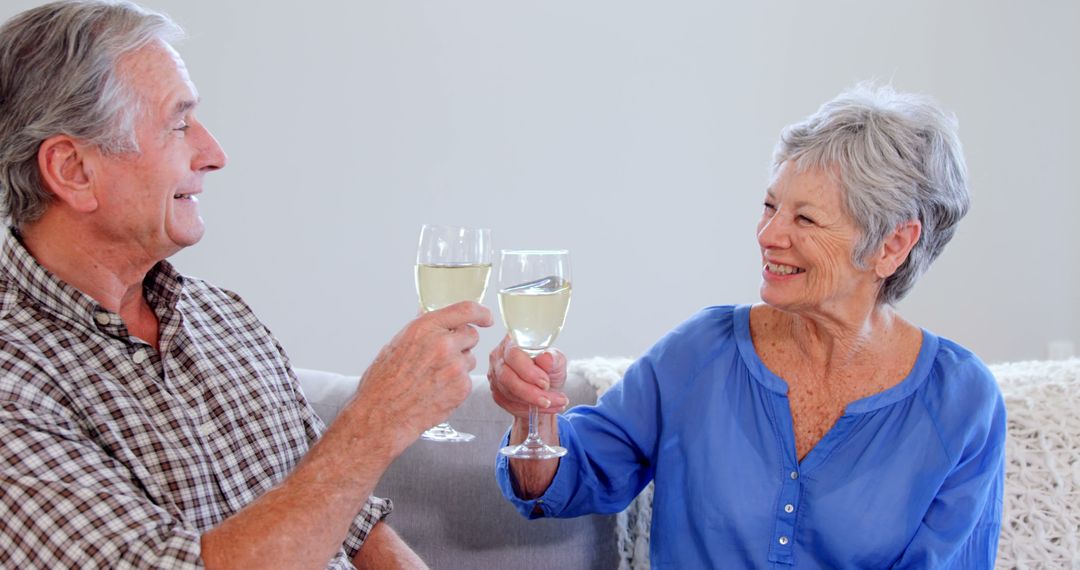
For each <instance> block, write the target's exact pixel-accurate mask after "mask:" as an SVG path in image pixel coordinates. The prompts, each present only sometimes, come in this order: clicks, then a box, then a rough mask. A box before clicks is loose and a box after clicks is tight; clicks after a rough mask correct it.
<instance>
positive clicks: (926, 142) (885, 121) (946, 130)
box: [772, 83, 971, 304]
mask: <svg viewBox="0 0 1080 570" xmlns="http://www.w3.org/2000/svg"><path fill="white" fill-rule="evenodd" d="M956 130H957V121H956V117H955V116H953V115H952V114H950V113H947V112H945V111H944V110H942V109H941V108H940V107H939V106H938V105H937V104H936V103H935V102H934V101H933V100H932V99H930V98H929V97H926V96H922V95H913V94H908V93H897V92H896V91H894V90H893V89H892V88H891V87H889V86H875V85H873V84H868V83H863V84H859V85H857V86H856V87H855V88H853V89H852V90H850V91H847V92H844V93H841V94H840V95H839V96H838V97H836V98H835V99H833V100H832V101H829V102H828V103H825V104H824V105H822V106H821V108H820V109H818V111H817V112H816V113H814V114H813V115H811V116H810V117H808V118H806V119H805V120H804V121H802V122H800V123H796V124H794V125H791V126H788V127H787V128H785V129H784V130H783V131H782V132H781V134H780V142H779V143H777V145H776V150H775V151H774V152H773V163H772V169H773V175H774V176H775V175H776V173H777V172H778V171H779V169H780V167H781V165H782V164H783V163H784V162H786V161H789V160H793V161H795V162H794V165H795V166H796V168H797V169H798V170H799V171H805V170H807V169H821V170H823V171H825V172H829V173H833V174H834V175H836V176H837V180H838V182H839V184H840V187H841V189H842V191H843V193H844V204H845V207H846V208H847V213H848V214H849V215H851V217H852V218H853V219H854V220H855V224H856V225H857V226H858V228H859V234H860V235H859V237H858V238H857V240H856V243H855V248H854V251H853V252H852V261H853V262H854V263H855V266H856V267H859V268H862V269H867V268H868V260H869V256H870V255H871V254H872V253H874V252H875V251H877V250H878V249H879V248H880V247H881V246H882V244H883V243H884V240H885V238H886V237H888V236H889V235H890V234H891V233H892V232H893V231H894V230H896V229H897V227H898V226H900V225H901V224H903V223H904V222H907V221H910V220H919V221H920V222H921V223H922V236H921V237H920V239H919V241H918V243H917V244H915V247H914V248H912V250H911V253H910V254H909V255H908V258H907V261H905V262H904V264H903V265H901V266H900V267H899V268H898V269H897V270H896V272H895V273H893V275H892V276H890V277H888V278H887V279H886V280H885V283H884V285H883V286H882V288H881V291H880V292H879V293H878V299H877V301H878V303H883V304H886V303H887V304H895V303H896V302H897V301H899V300H900V299H902V298H904V295H906V294H907V293H908V291H910V290H911V287H912V286H914V285H915V282H916V281H917V280H918V279H919V277H921V276H922V274H923V273H924V272H925V271H926V270H927V268H928V267H930V264H931V263H932V262H933V261H934V259H936V258H937V256H938V255H939V254H940V253H941V251H942V250H943V249H944V248H945V244H947V243H949V240H950V239H952V236H953V233H954V232H955V231H956V224H957V223H958V222H959V221H960V219H961V218H963V217H964V215H965V214H966V213H967V211H968V208H969V206H970V203H971V198H970V196H969V194H968V188H967V166H966V165H965V164H964V155H963V151H962V149H961V147H960V139H959V138H958V137H957V134H956Z"/></svg>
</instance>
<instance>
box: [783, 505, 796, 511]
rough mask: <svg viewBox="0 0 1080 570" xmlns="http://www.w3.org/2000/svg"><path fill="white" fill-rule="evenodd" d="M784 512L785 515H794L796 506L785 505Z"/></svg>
mask: <svg viewBox="0 0 1080 570" xmlns="http://www.w3.org/2000/svg"><path fill="white" fill-rule="evenodd" d="M784 512H785V513H793V512H795V505H793V504H791V503H788V504H786V505H784Z"/></svg>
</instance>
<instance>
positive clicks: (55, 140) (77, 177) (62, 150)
mask: <svg viewBox="0 0 1080 570" xmlns="http://www.w3.org/2000/svg"><path fill="white" fill-rule="evenodd" d="M93 151H94V149H92V148H91V147H89V146H87V145H86V144H84V143H82V142H81V141H78V140H76V139H74V138H72V137H70V136H67V135H56V136H52V137H49V138H47V139H45V141H44V142H42V143H41V146H40V147H38V156H37V158H38V170H39V171H40V172H41V181H42V183H44V185H45V188H46V189H47V190H48V191H49V192H51V193H52V194H53V196H55V197H56V199H57V200H59V201H61V202H63V203H65V204H67V205H68V206H69V207H70V208H72V209H74V210H76V211H78V212H83V213H89V212H93V211H94V210H96V209H97V207H98V202H97V196H96V195H95V194H94V185H93V176H92V169H91V168H90V164H89V160H93V159H92V157H90V156H88V155H90V154H93Z"/></svg>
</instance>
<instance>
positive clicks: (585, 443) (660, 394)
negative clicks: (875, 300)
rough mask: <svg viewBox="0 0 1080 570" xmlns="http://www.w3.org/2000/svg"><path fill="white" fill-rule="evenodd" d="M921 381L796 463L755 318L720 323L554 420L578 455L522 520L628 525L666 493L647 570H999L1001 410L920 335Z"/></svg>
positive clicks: (865, 404) (969, 361)
mask: <svg viewBox="0 0 1080 570" xmlns="http://www.w3.org/2000/svg"><path fill="white" fill-rule="evenodd" d="M922 335H923V337H922V347H921V348H920V350H919V356H918V359H917V360H916V362H915V366H914V367H913V368H912V370H911V373H910V374H909V375H908V376H907V378H905V379H904V380H903V381H902V382H900V383H899V384H898V385H896V386H894V387H892V388H890V389H888V390H885V391H884V392H881V393H878V394H875V395H873V396H870V397H868V398H864V399H862V400H858V401H856V402H853V403H851V404H850V405H848V407H847V409H846V410H845V412H844V415H843V416H842V417H841V418H840V419H839V420H838V421H837V422H836V424H835V425H834V426H833V427H832V429H831V430H829V432H828V433H826V434H825V436H824V437H823V438H822V439H821V441H819V442H818V444H817V445H816V446H815V447H814V448H813V449H812V450H811V451H810V453H809V454H808V455H807V456H806V457H805V458H803V460H802V461H801V462H800V461H798V460H797V458H796V455H795V436H794V432H793V429H792V420H791V409H790V407H789V404H788V398H787V383H786V382H784V380H782V379H781V378H779V377H777V376H776V375H774V374H773V373H772V372H770V371H769V370H768V369H767V368H766V367H765V365H764V364H763V363H762V362H761V360H760V359H759V358H758V356H757V353H756V352H755V350H754V346H753V342H752V341H751V338H750V306H749V305H743V306H738V307H732V306H725V307H711V308H708V309H705V310H703V311H701V312H700V313H698V314H697V315H695V316H694V317H692V318H691V319H690V320H688V321H686V322H685V323H683V324H682V325H680V326H679V327H677V328H676V329H675V330H673V331H672V332H670V333H668V334H667V335H666V336H665V337H664V338H663V339H661V340H660V342H658V343H657V344H656V345H655V346H654V347H653V348H652V349H650V350H649V352H648V353H646V354H645V356H643V357H642V358H641V359H640V360H638V361H637V362H635V363H634V364H633V365H632V366H631V367H630V369H629V370H628V371H627V373H626V376H625V378H623V380H622V381H621V382H619V383H618V384H616V385H615V386H614V387H612V388H611V389H610V390H608V391H607V392H606V393H605V394H604V395H603V396H602V397H601V398H600V400H599V401H598V402H597V405H596V406H578V407H575V408H573V409H571V410H570V411H568V412H566V414H564V415H563V416H561V417H560V418H559V429H560V440H561V444H562V445H564V446H565V447H567V448H568V449H569V453H568V454H567V455H566V457H563V458H562V460H561V461H560V464H559V469H558V472H557V473H556V475H555V479H554V480H553V481H552V484H551V486H550V487H549V488H548V490H547V492H546V493H545V494H544V495H543V496H542V497H540V498H538V499H536V500H532V501H523V500H521V499H518V498H517V497H516V496H515V495H514V492H513V489H512V486H511V481H510V477H511V475H510V473H509V469H508V463H507V460H506V458H505V457H500V458H499V459H498V463H497V476H498V480H499V485H500V487H501V488H502V492H503V494H504V495H505V496H506V497H507V499H509V500H510V501H511V502H512V503H513V504H514V505H515V507H516V508H517V509H518V510H519V511H520V512H521V513H522V514H523V515H525V516H528V517H531V518H537V517H541V516H543V517H574V516H578V515H583V514H587V513H615V512H619V511H621V510H623V509H624V508H626V506H627V505H628V504H629V503H630V501H631V500H633V499H634V497H635V496H637V494H638V493H639V492H640V491H641V490H642V489H643V488H644V487H645V486H646V485H647V484H648V483H649V481H652V480H655V481H656V488H655V496H654V502H653V514H652V532H651V541H650V548H651V557H652V566H653V568H788V567H792V566H794V567H797V568H964V569H968V568H993V565H994V560H995V555H996V552H997V539H998V532H999V528H1000V525H1001V503H1002V483H1003V479H1004V440H1005V406H1004V402H1003V401H1002V398H1001V393H1000V391H999V390H998V388H997V384H996V383H995V381H994V378H993V376H992V375H991V374H990V372H989V371H988V370H987V369H986V367H985V366H984V365H983V363H982V362H981V361H979V359H978V358H977V357H975V356H974V355H972V354H971V353H970V352H968V351H967V350H965V349H964V348H962V347H960V346H958V345H956V344H955V343H953V342H951V341H949V340H947V339H944V338H939V337H937V336H935V335H933V334H932V333H930V332H928V331H925V330H924V331H923V333H922Z"/></svg>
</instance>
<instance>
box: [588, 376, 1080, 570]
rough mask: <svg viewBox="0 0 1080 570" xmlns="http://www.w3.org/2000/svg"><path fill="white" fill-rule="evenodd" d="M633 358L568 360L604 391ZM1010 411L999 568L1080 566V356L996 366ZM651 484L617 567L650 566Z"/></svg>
mask: <svg viewBox="0 0 1080 570" xmlns="http://www.w3.org/2000/svg"><path fill="white" fill-rule="evenodd" d="M631 362H632V361H631V360H630V359H628V358H592V359H587V360H576V361H573V362H571V363H570V367H569V372H570V374H578V375H581V376H582V377H583V378H584V379H585V380H586V381H587V382H588V383H589V385H591V386H592V387H594V388H595V389H596V391H597V393H598V394H601V393H603V392H604V391H605V390H607V389H608V388H609V387H610V386H611V385H612V384H614V383H615V382H618V381H619V380H620V379H621V378H622V376H623V374H624V373H625V372H626V368H627V367H628V366H629V365H630V363H631ZM990 370H991V372H993V374H994V376H995V377H996V378H997V380H998V384H999V385H1000V386H1001V392H1002V394H1003V395H1004V397H1005V407H1006V409H1007V412H1008V418H1009V419H1008V426H1009V427H1008V429H1009V432H1008V438H1007V440H1006V444H1005V456H1006V467H1005V505H1004V508H1005V510H1004V516H1003V520H1002V524H1001V540H1000V544H999V547H998V559H997V566H996V567H997V568H1000V569H1013V568H1016V569H1026V568H1077V569H1080V358H1074V359H1071V360H1064V361H1033V362H1015V363H1007V364H997V365H994V366H991V367H990ZM652 496H653V486H652V484H651V483H650V484H649V486H648V487H646V489H645V490H644V491H642V492H641V494H640V495H638V497H637V499H635V500H634V502H633V503H631V505H630V506H629V507H627V509H626V510H625V511H623V512H622V513H619V515H618V517H617V518H616V523H617V528H618V530H617V532H618V533H619V536H618V537H617V539H618V548H619V559H620V562H619V570H644V569H648V568H649V528H650V521H651V519H652Z"/></svg>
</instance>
